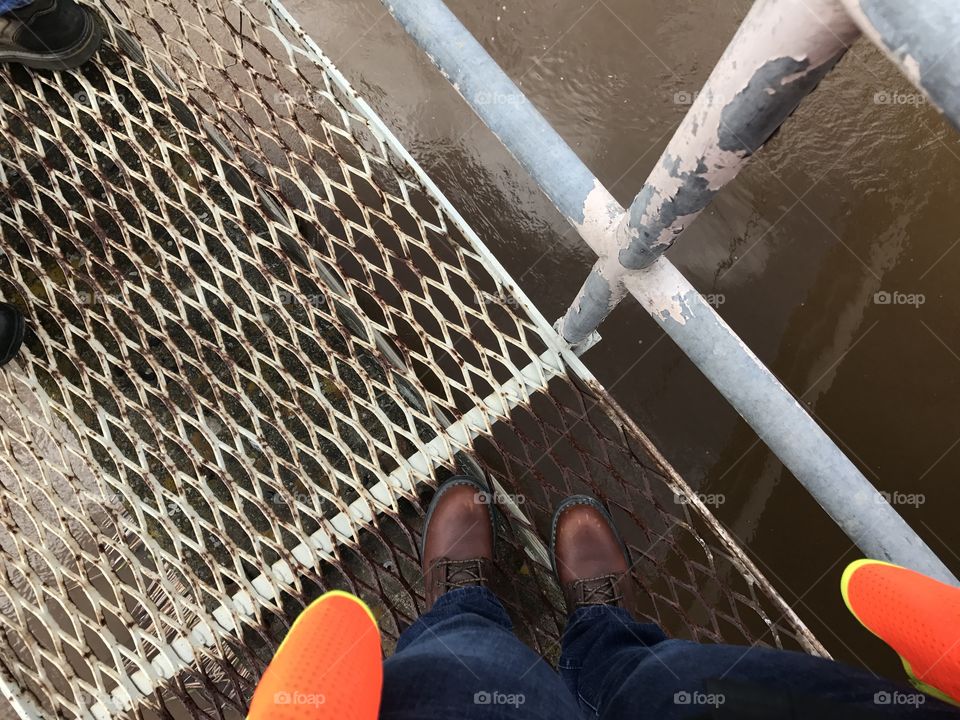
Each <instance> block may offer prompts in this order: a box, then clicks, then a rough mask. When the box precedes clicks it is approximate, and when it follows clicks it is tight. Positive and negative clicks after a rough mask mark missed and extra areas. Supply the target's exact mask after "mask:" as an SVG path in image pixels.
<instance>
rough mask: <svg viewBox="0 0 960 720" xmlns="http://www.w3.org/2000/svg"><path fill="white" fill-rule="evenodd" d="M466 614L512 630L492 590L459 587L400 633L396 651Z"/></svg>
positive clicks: (441, 597) (505, 612)
mask: <svg viewBox="0 0 960 720" xmlns="http://www.w3.org/2000/svg"><path fill="white" fill-rule="evenodd" d="M466 615H471V616H473V618H474V619H476V620H477V621H478V622H487V623H489V624H491V625H493V626H495V627H501V628H503V629H504V630H507V631H511V630H513V623H512V622H511V621H510V616H509V615H507V611H506V610H505V609H504V607H503V605H502V604H501V603H500V600H498V599H497V596H496V595H494V594H493V592H492V591H491V590H490V589H489V588H485V587H480V586H475V587H465V588H457V589H456V590H450V591H449V592H445V593H444V594H443V595H441V596H440V597H439V598H437V601H436V602H435V603H434V604H433V607H432V608H430V610H429V611H428V612H426V613H424V614H423V615H421V616H420V617H419V618H417V620H416V622H414V623H413V625H411V626H410V627H408V628H407V629H406V630H404V631H403V632H402V633H400V638H399V639H398V640H397V650H396V651H397V652H400V651H401V650H402V649H403V648H405V647H407V646H408V645H410V643H412V642H414V641H415V640H416V639H417V638H418V637H420V636H421V635H422V634H423V633H424V632H425V631H426V630H429V629H431V628H432V627H433V626H434V625H438V624H440V623H442V622H443V621H444V620H449V619H450V618H455V617H459V616H466Z"/></svg>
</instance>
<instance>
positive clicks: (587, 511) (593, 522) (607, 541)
mask: <svg viewBox="0 0 960 720" xmlns="http://www.w3.org/2000/svg"><path fill="white" fill-rule="evenodd" d="M550 550H551V556H552V559H553V572H554V573H555V574H556V576H557V580H558V581H559V582H560V588H561V589H562V590H563V596H564V597H565V598H566V600H567V611H568V612H571V613H572V612H573V611H574V610H576V609H577V608H581V607H584V606H587V605H612V606H614V607H620V608H624V609H625V610H627V611H630V612H632V611H633V609H634V598H633V586H632V582H631V580H630V573H629V569H630V562H629V560H628V559H627V550H626V548H625V547H624V545H623V542H622V541H621V540H620V535H619V534H618V533H617V530H616V528H615V527H614V526H613V520H612V519H611V517H610V516H609V515H608V514H607V511H606V510H604V508H603V505H601V504H600V503H599V502H598V501H597V500H595V499H594V498H592V497H587V496H586V495H574V496H572V497H569V498H567V499H566V500H564V501H563V502H562V503H560V507H558V508H557V511H556V512H555V513H554V515H553V528H552V530H551V533H550Z"/></svg>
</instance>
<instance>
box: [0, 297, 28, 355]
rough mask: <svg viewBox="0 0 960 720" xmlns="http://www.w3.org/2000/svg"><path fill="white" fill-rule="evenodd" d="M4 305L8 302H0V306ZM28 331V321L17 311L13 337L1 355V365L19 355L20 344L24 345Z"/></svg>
mask: <svg viewBox="0 0 960 720" xmlns="http://www.w3.org/2000/svg"><path fill="white" fill-rule="evenodd" d="M2 305H6V303H2V304H0V307H2ZM26 332H27V322H26V320H24V317H23V315H22V314H21V313H19V312H17V313H16V314H15V315H14V321H13V339H12V340H11V342H10V344H9V345H7V347H6V350H5V351H4V354H3V355H2V356H0V365H6V364H7V363H8V362H10V361H11V360H13V358H15V357H16V356H17V353H19V352H20V346H21V345H23V336H24V335H25V334H26Z"/></svg>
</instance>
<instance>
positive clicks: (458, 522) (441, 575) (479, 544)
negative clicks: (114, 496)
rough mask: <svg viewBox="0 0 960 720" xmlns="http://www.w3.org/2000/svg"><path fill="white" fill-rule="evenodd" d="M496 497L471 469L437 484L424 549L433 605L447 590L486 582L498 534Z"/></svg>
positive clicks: (430, 604) (425, 578)
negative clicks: (472, 474)
mask: <svg viewBox="0 0 960 720" xmlns="http://www.w3.org/2000/svg"><path fill="white" fill-rule="evenodd" d="M491 497H492V494H491V493H490V491H489V490H488V489H487V488H485V487H484V486H483V485H481V484H480V483H478V482H477V481H476V480H474V479H473V478H469V477H467V476H466V475H458V476H455V477H452V478H450V479H449V480H447V481H446V482H445V483H444V484H443V485H441V486H440V487H439V488H438V489H437V494H436V495H434V497H433V501H432V502H431V503H430V508H429V509H428V510H427V519H426V521H425V522H424V527H423V541H422V542H423V544H422V547H421V549H420V560H421V564H422V568H423V585H424V590H423V593H424V595H425V596H426V600H427V608H428V609H429V608H431V607H433V603H434V602H436V600H437V598H438V597H440V596H441V595H443V593H445V592H447V591H448V590H454V589H456V588H461V587H469V586H472V585H483V586H486V585H487V583H488V581H489V578H490V571H491V568H492V567H493V546H494V539H495V536H496V529H495V521H494V514H493V513H494V510H493V505H492V504H491Z"/></svg>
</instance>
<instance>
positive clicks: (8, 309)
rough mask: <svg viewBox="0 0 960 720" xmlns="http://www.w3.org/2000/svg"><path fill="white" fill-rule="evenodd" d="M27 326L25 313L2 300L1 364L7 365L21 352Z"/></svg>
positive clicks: (0, 321)
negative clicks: (24, 317)
mask: <svg viewBox="0 0 960 720" xmlns="http://www.w3.org/2000/svg"><path fill="white" fill-rule="evenodd" d="M26 327H27V324H26V321H25V320H24V319H23V314H22V313H21V312H20V311H19V310H17V308H15V307H14V306H13V305H10V304H9V303H5V302H0V365H6V364H7V363H8V362H10V361H11V360H13V358H14V357H16V355H17V353H18V352H20V346H21V345H22V344H23V334H24V332H25V331H26Z"/></svg>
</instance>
